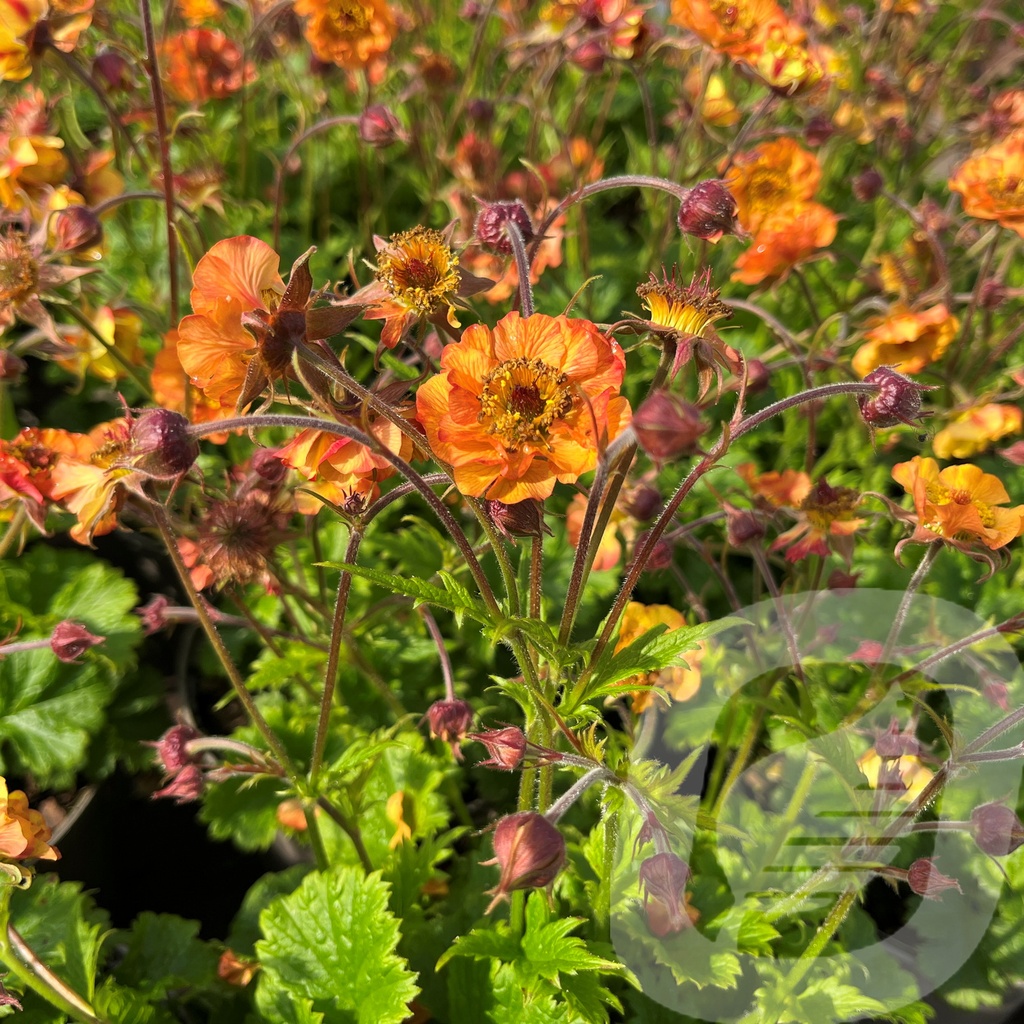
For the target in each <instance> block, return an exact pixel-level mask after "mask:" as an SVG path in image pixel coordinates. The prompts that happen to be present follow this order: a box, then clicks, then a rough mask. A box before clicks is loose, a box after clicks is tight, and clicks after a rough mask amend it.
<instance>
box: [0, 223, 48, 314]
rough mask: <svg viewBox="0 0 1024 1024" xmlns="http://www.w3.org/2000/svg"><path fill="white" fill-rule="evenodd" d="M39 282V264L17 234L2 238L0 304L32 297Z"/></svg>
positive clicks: (0, 247) (0, 241) (15, 303)
mask: <svg viewBox="0 0 1024 1024" xmlns="http://www.w3.org/2000/svg"><path fill="white" fill-rule="evenodd" d="M38 283H39V265H38V264H37V263H36V261H35V260H34V259H33V258H32V252H31V250H30V249H29V247H28V246H27V245H26V244H25V242H24V241H23V240H22V239H21V238H20V237H18V236H17V235H8V236H6V237H4V238H0V306H6V305H8V304H9V305H12V306H13V305H17V304H18V303H21V302H24V301H25V300H26V299H28V298H30V297H31V296H32V294H33V293H34V292H35V290H36V285H37V284H38Z"/></svg>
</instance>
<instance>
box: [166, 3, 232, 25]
mask: <svg viewBox="0 0 1024 1024" xmlns="http://www.w3.org/2000/svg"><path fill="white" fill-rule="evenodd" d="M176 6H177V8H178V11H179V12H180V13H181V16H182V17H183V18H184V19H185V21H187V22H188V24H189V25H190V26H192V27H193V28H194V27H195V26H196V25H201V24H202V23H203V22H204V21H215V20H216V19H218V18H219V17H220V14H221V7H220V4H219V3H217V0H178V2H177V5H176Z"/></svg>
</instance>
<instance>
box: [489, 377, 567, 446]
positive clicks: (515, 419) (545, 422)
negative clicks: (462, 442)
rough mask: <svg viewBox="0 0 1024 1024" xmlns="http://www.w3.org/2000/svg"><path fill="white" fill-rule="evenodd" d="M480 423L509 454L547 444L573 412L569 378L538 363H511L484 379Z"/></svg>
mask: <svg viewBox="0 0 1024 1024" xmlns="http://www.w3.org/2000/svg"><path fill="white" fill-rule="evenodd" d="M483 385H484V386H483V391H482V393H481V395H480V417H479V418H480V422H482V423H486V424H487V431H488V433H490V434H493V435H495V436H497V437H500V438H501V440H502V441H503V442H504V443H505V445H506V447H508V448H509V450H510V451H515V450H516V449H517V448H519V447H520V446H522V445H524V444H537V443H540V442H544V441H545V440H546V438H547V434H548V431H549V430H550V428H551V425H552V424H553V423H554V422H555V420H556V419H561V418H563V417H564V416H565V415H566V414H567V413H568V412H569V410H570V409H572V404H573V401H572V394H571V393H570V389H569V378H568V377H567V376H566V375H565V374H564V373H560V372H559V371H558V370H556V369H554V368H553V367H551V366H548V365H547V363H544V362H542V361H541V360H539V359H525V358H518V359H509V360H506V361H505V362H504V363H501V365H499V366H498V367H497V368H496V369H494V370H492V371H491V372H490V373H489V374H487V376H486V377H484V379H483Z"/></svg>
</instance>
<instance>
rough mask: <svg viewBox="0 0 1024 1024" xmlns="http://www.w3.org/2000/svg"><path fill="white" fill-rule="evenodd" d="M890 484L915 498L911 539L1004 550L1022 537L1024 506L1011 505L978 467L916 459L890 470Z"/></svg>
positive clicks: (992, 478) (1002, 490)
mask: <svg viewBox="0 0 1024 1024" xmlns="http://www.w3.org/2000/svg"><path fill="white" fill-rule="evenodd" d="M892 476H893V479H894V480H895V481H896V482H897V483H898V484H900V485H901V486H902V487H903V488H904V490H906V491H907V493H908V494H910V495H912V496H913V499H914V510H915V511H916V513H917V520H918V528H917V531H916V532H915V535H914V537H913V538H911V539H912V540H916V541H928V540H938V539H940V538H941V539H943V540H949V541H959V542H966V543H970V542H972V541H975V540H978V541H981V543H982V544H984V545H985V547H987V548H989V549H990V550H993V551H994V550H996V549H997V548H1001V547H1005V546H1006V545H1007V544H1009V543H1010V541H1011V540H1013V539H1014V537H1019V536H1020V535H1021V533H1022V532H1024V505H1017V506H1015V507H1014V508H1000V507H999V506H1000V505H1005V504H1006V503H1007V502H1009V500H1010V496H1009V494H1007V493H1006V488H1005V487H1004V486H1003V484H1002V481H1000V479H999V478H998V477H996V476H993V475H992V474H991V473H984V472H982V471H981V470H980V469H979V468H978V467H977V466H972V465H970V464H967V465H963V466H947V467H946V468H945V469H943V470H940V469H939V464H938V463H937V462H936V461H935V460H934V459H923V458H921V456H920V455H916V456H915V457H914V458H913V459H911V460H910V462H901V463H899V464H898V465H896V466H894V467H893V470H892Z"/></svg>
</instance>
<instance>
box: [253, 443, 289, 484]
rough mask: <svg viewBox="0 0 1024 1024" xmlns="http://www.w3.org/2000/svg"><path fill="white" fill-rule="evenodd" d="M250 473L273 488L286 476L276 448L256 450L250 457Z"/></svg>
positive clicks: (285, 470)
mask: <svg viewBox="0 0 1024 1024" xmlns="http://www.w3.org/2000/svg"><path fill="white" fill-rule="evenodd" d="M252 471H253V472H254V473H255V474H256V475H257V476H258V477H259V478H260V479H261V480H263V481H265V482H266V483H268V484H270V485H271V486H275V485H277V484H279V483H280V482H281V481H282V480H284V478H285V477H286V476H287V475H288V467H287V465H285V463H283V462H282V461H281V458H280V456H279V455H278V449H276V448H257V449H256V451H255V452H253V455H252Z"/></svg>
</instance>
